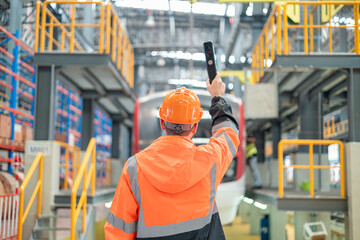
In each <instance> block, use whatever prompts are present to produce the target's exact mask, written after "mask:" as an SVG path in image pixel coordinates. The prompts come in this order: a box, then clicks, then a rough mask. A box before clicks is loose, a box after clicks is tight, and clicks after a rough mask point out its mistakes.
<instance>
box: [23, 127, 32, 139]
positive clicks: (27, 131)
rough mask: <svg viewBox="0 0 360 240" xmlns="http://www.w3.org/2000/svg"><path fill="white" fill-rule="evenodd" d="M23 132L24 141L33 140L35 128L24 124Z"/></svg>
mask: <svg viewBox="0 0 360 240" xmlns="http://www.w3.org/2000/svg"><path fill="white" fill-rule="evenodd" d="M22 132H23V140H24V141H28V140H33V136H34V130H33V129H32V128H31V127H28V126H22Z"/></svg>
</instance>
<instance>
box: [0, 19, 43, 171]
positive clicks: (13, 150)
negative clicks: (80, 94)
mask: <svg viewBox="0 0 360 240" xmlns="http://www.w3.org/2000/svg"><path fill="white" fill-rule="evenodd" d="M0 34H1V35H0V36H1V37H0V39H1V42H0V114H4V113H6V114H7V113H8V114H9V117H10V118H11V136H10V138H9V139H6V138H2V140H1V142H0V149H2V150H6V151H8V152H9V154H8V157H7V158H0V162H2V163H4V162H5V163H8V171H9V173H10V174H12V173H13V168H14V167H15V168H22V167H23V166H22V163H21V162H22V160H21V159H22V154H20V153H22V152H24V145H23V143H22V142H21V141H17V140H16V138H15V131H16V128H18V127H21V126H27V127H30V128H32V127H33V124H34V95H35V77H36V75H35V68H34V66H32V63H31V62H32V60H33V57H34V51H33V50H31V49H30V48H29V47H28V46H26V45H25V44H24V43H23V42H22V41H21V40H19V31H16V33H15V34H11V33H10V32H8V31H7V30H6V29H5V28H4V27H3V26H0ZM11 44H13V45H14V47H13V49H12V53H10V52H9V51H11V50H10V48H11ZM24 140H25V139H24ZM14 163H15V164H14Z"/></svg>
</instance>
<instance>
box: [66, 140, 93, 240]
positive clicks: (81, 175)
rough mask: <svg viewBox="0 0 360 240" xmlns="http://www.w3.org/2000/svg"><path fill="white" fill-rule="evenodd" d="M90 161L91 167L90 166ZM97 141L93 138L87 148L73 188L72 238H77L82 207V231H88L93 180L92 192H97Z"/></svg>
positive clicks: (73, 239)
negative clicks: (77, 223)
mask: <svg viewBox="0 0 360 240" xmlns="http://www.w3.org/2000/svg"><path fill="white" fill-rule="evenodd" d="M89 161H90V167H89V168H88V166H89ZM95 170H96V141H95V138H92V139H91V140H90V142H89V145H88V147H87V149H86V152H85V156H84V158H83V160H82V162H81V166H80V169H79V172H78V173H77V176H76V179H75V182H74V184H73V187H72V189H71V235H70V239H71V240H75V229H76V222H77V220H78V218H79V215H80V211H81V209H82V233H85V232H86V227H85V223H86V221H85V219H86V205H87V191H88V188H89V185H90V181H91V194H92V195H94V194H95V177H96V173H95ZM81 180H83V189H82V192H81V196H80V199H79V202H78V203H76V198H77V191H78V189H79V187H80V183H81Z"/></svg>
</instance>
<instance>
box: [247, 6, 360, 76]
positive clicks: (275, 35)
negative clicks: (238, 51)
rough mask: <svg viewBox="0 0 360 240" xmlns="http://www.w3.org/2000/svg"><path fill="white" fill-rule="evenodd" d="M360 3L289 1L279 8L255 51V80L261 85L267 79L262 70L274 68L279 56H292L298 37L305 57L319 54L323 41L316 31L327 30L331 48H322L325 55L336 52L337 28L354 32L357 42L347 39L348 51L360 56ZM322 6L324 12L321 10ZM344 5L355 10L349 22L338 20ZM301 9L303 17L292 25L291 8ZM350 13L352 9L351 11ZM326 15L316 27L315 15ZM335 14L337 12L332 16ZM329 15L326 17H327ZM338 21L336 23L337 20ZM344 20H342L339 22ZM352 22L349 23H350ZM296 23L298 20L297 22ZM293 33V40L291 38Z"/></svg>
mask: <svg viewBox="0 0 360 240" xmlns="http://www.w3.org/2000/svg"><path fill="white" fill-rule="evenodd" d="M359 5H360V2H359V1H314V2H310V1H299V2H286V3H284V4H283V5H276V6H275V8H274V9H273V11H272V12H271V14H270V16H269V18H268V20H267V22H266V23H265V25H264V28H263V30H262V32H261V33H260V36H259V38H258V40H257V42H256V44H255V45H254V48H253V52H252V68H253V79H254V80H255V82H259V81H260V78H261V77H262V76H264V71H263V70H262V69H267V68H270V67H271V65H272V63H273V62H274V61H275V58H276V55H275V54H277V55H281V54H283V55H288V54H290V53H291V51H292V45H294V44H293V43H294V42H295V39H296V38H297V37H300V38H301V39H302V41H303V43H302V44H300V45H301V46H300V45H299V46H300V47H301V48H300V47H299V48H300V49H299V52H301V53H303V54H306V55H308V54H310V53H314V52H317V51H315V49H314V43H319V42H320V37H321V36H320V35H317V36H315V34H314V30H315V29H325V30H327V35H328V36H327V38H326V44H327V46H328V47H327V49H322V50H321V52H328V53H332V52H334V49H333V45H334V44H333V43H334V41H333V31H334V29H350V30H352V29H353V31H354V33H353V34H354V39H353V40H350V41H349V40H347V41H348V42H349V43H350V42H351V45H353V46H354V48H353V49H349V50H348V51H347V52H349V53H355V54H360V40H359V39H360V36H359ZM319 6H320V7H321V9H319ZM343 6H346V7H348V8H350V9H351V10H352V16H351V18H350V16H348V18H347V19H345V18H343V17H341V19H340V17H338V16H337V15H336V14H339V13H338V11H339V9H341V8H342V7H343ZM290 8H291V9H298V10H296V11H298V14H300V13H301V12H302V16H300V19H299V21H298V22H299V24H294V23H290V20H289V18H288V16H289V13H288V12H289V11H288V10H289V9H290ZM348 10H349V9H348ZM320 11H322V12H324V14H323V15H325V17H322V20H323V21H324V20H326V22H321V21H320V23H318V24H314V19H315V17H314V16H315V14H319V12H320ZM332 11H333V13H332ZM325 12H326V14H325ZM335 18H336V21H335ZM339 19H340V20H339ZM348 20H349V21H348ZM293 22H294V21H293ZM289 34H290V35H291V36H290V39H289Z"/></svg>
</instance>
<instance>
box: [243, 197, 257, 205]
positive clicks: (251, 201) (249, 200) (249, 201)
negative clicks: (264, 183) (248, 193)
mask: <svg viewBox="0 0 360 240" xmlns="http://www.w3.org/2000/svg"><path fill="white" fill-rule="evenodd" d="M243 201H244V202H246V203H248V204H253V203H254V200H253V199H251V198H247V197H244V199H243Z"/></svg>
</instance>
